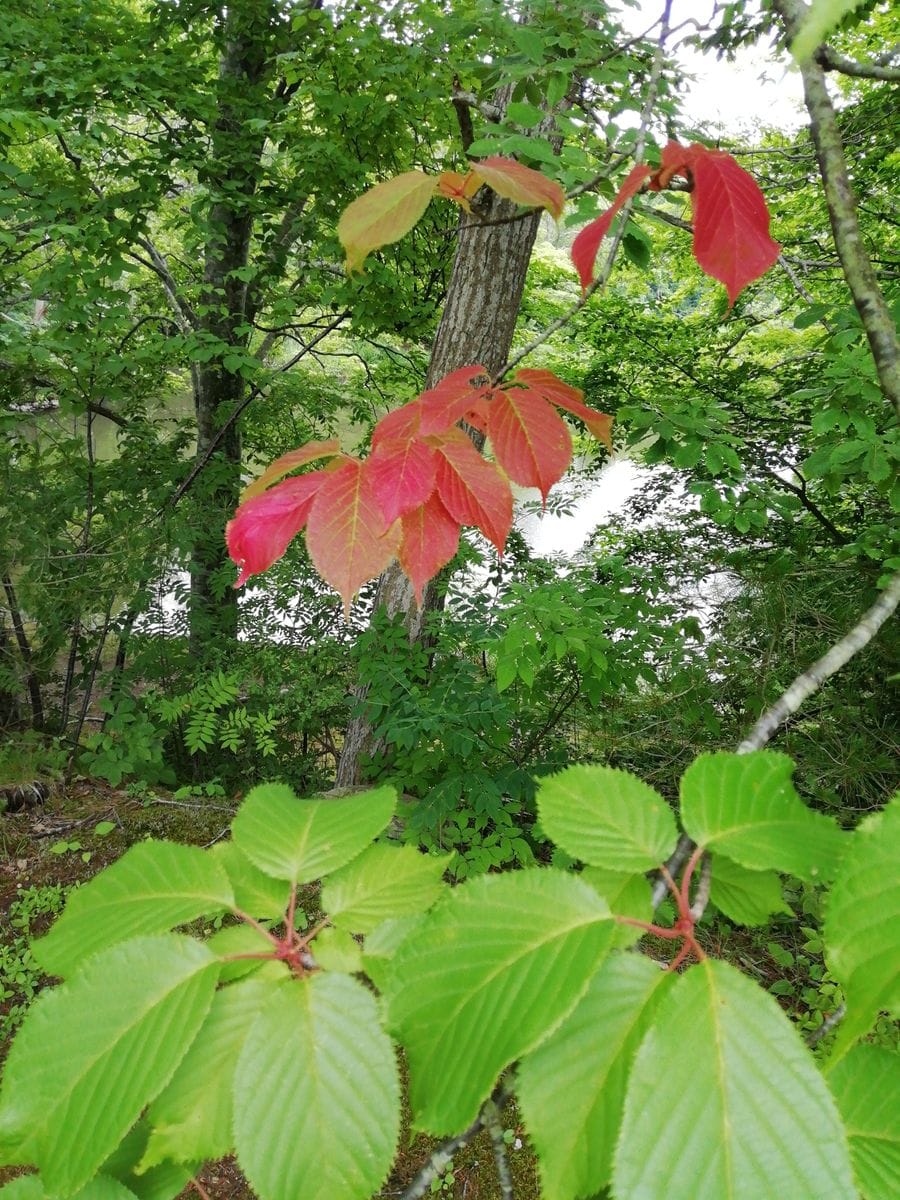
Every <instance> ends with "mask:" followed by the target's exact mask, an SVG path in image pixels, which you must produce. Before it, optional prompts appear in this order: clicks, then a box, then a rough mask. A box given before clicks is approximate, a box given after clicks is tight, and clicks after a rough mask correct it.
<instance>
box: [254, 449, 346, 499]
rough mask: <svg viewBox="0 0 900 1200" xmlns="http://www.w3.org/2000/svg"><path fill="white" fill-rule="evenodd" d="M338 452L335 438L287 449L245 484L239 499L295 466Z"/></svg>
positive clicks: (259, 490) (258, 491)
mask: <svg viewBox="0 0 900 1200" xmlns="http://www.w3.org/2000/svg"><path fill="white" fill-rule="evenodd" d="M340 452H341V447H340V445H339V443H338V440H337V438H332V440H331V441H330V442H307V443H306V445H305V446H300V447H299V448H298V449H297V450H289V451H288V453H287V454H282V456H281V458H276V459H275V461H274V462H273V463H270V464H269V466H267V467H266V469H265V470H264V471H263V473H262V475H260V476H259V478H258V479H254V480H253V482H252V483H248V484H247V486H246V487H245V488H244V490H243V492H242V493H241V500H250V499H251V498H252V497H253V496H258V495H260V493H261V492H264V491H265V490H266V488H267V487H268V486H269V485H270V484H272V483H274V482H275V480H276V479H281V477H282V476H283V475H287V473H288V472H289V471H293V470H295V469H296V468H297V467H303V466H305V465H306V464H307V463H309V462H313V461H314V460H315V459H317V458H333V457H334V456H335V455H338V454H340Z"/></svg>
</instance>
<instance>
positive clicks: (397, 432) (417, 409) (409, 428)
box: [372, 396, 422, 450]
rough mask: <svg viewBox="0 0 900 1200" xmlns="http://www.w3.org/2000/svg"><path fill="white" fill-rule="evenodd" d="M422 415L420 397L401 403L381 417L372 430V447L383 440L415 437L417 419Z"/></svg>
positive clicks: (378, 444) (417, 430)
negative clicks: (398, 406)
mask: <svg viewBox="0 0 900 1200" xmlns="http://www.w3.org/2000/svg"><path fill="white" fill-rule="evenodd" d="M421 417H422V404H421V401H420V398H419V397H418V396H416V398H415V400H410V401H409V403H408V404H402V405H401V406H400V408H395V409H393V410H392V411H391V412H389V413H385V415H384V416H383V417H382V418H381V420H380V421H379V422H378V424H377V425H376V426H375V428H374V429H373V430H372V449H373V450H375V449H376V448H377V447H378V446H380V445H381V443H382V442H383V441H386V440H388V439H390V440H391V441H396V440H403V439H406V438H412V437H415V436H416V434H417V433H418V432H419V421H420V420H421Z"/></svg>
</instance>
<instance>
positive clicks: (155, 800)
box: [142, 796, 236, 816]
mask: <svg viewBox="0 0 900 1200" xmlns="http://www.w3.org/2000/svg"><path fill="white" fill-rule="evenodd" d="M142 803H144V801H142ZM146 803H148V804H167V805H169V807H170V808H197V809H200V810H202V811H203V812H206V811H207V809H209V810H210V811H215V812H227V813H231V814H232V816H233V815H234V813H235V811H236V810H235V809H233V808H228V807H227V806H226V805H224V804H190V803H188V801H186V800H165V799H163V797H162V796H150V797H149V798H148V799H147V801H146Z"/></svg>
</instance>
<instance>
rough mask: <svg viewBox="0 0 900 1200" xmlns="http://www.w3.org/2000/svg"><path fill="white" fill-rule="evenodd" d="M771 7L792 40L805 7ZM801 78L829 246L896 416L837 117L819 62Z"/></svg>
mask: <svg viewBox="0 0 900 1200" xmlns="http://www.w3.org/2000/svg"><path fill="white" fill-rule="evenodd" d="M773 8H774V10H775V11H776V12H777V13H778V14H779V16H780V17H781V19H782V21H783V22H784V26H785V29H786V31H787V35H788V38H789V39H791V38H793V37H794V35H795V34H796V32H797V30H798V28H799V26H800V23H801V22H802V20H803V16H804V12H805V6H804V5H803V4H802V3H801V2H800V0H773ZM800 74H801V76H802V78H803V92H804V98H805V100H806V109H807V112H808V113H809V127H810V133H811V134H812V139H813V143H814V145H815V147H816V157H817V158H818V161H819V171H820V173H821V176H822V182H823V184H824V186H825V198H826V201H827V203H828V215H829V218H830V221H831V230H832V234H833V236H834V244H835V247H836V248H837V252H838V257H839V258H840V260H841V266H842V267H843V269H844V275H845V277H846V280H847V284H848V286H849V288H850V292H851V294H852V296H853V303H854V304H855V305H856V309H857V312H858V313H859V316H860V319H861V321H862V323H863V328H864V329H865V331H866V337H867V338H868V339H869V346H870V347H871V350H872V357H873V358H874V360H875V369H876V371H877V372H878V380H879V383H880V384H881V389H882V391H883V392H884V395H885V398H886V399H887V400H888V401H889V402H890V403H891V404H892V405H893V407H894V411H895V412H896V413H897V414H898V415H900V342H898V340H897V332H896V329H895V327H894V321H893V318H892V317H891V313H890V310H889V309H888V306H887V304H886V303H885V300H884V296H883V295H882V293H881V289H880V288H879V286H878V280H877V279H876V277H875V273H874V271H873V269H872V264H871V262H870V261H869V257H868V255H867V253H866V249H865V245H864V244H863V239H862V233H861V231H860V228H859V221H858V220H857V216H856V199H855V196H854V194H853V188H852V186H851V184H850V175H849V171H848V169H847V161H846V158H845V156H844V147H843V143H842V141H841V134H840V130H839V128H838V122H837V116H836V114H835V111H834V106H833V105H832V103H831V97H830V96H829V95H828V88H827V87H826V85H825V73H824V71H823V70H822V67H821V66H820V65H819V64H818V62H816V61H815V60H814V59H811V60H809V61H808V62H805V63H802V64H801V66H800Z"/></svg>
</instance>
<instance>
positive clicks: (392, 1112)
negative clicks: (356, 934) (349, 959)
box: [234, 974, 400, 1200]
mask: <svg viewBox="0 0 900 1200" xmlns="http://www.w3.org/2000/svg"><path fill="white" fill-rule="evenodd" d="M399 1128H400V1084H399V1079H398V1072H397V1063H396V1059H395V1055H394V1049H393V1046H392V1045H391V1042H390V1039H389V1038H388V1036H387V1034H385V1032H384V1031H383V1029H382V1028H381V1026H380V1024H379V1021H378V1008H377V1006H376V1003H375V999H374V997H373V996H372V995H371V993H370V992H369V991H368V990H367V989H366V988H365V987H363V985H362V984H360V983H357V982H356V980H355V979H351V978H350V977H349V976H348V975H331V974H319V975H313V976H311V977H309V978H307V979H302V980H297V981H292V982H291V983H290V984H288V985H287V986H286V987H283V988H280V989H279V990H278V992H277V993H276V995H275V996H274V997H273V998H272V1000H271V1001H270V1002H269V1003H268V1004H267V1005H266V1007H265V1008H264V1009H263V1011H262V1012H261V1013H260V1014H259V1016H258V1017H257V1018H256V1020H255V1022H254V1023H253V1025H252V1026H251V1028H250V1031H249V1033H248V1034H247V1040H246V1041H245V1043H244V1048H243V1050H242V1051H241V1055H240V1058H239V1059H238V1064H237V1071H236V1074H235V1081H234V1133H235V1142H236V1144H237V1155H238V1160H239V1162H240V1164H241V1167H242V1168H243V1170H244V1172H245V1174H246V1176H247V1178H248V1180H249V1181H250V1183H251V1185H252V1187H253V1188H254V1189H255V1191H256V1192H257V1194H258V1195H259V1196H260V1197H261V1200H296V1197H298V1196H302V1197H303V1200H368V1197H369V1196H370V1195H371V1194H372V1192H374V1191H377V1189H378V1187H379V1186H380V1184H381V1183H382V1181H383V1180H384V1178H385V1176H386V1175H387V1173H388V1171H389V1169H390V1166H391V1163H392V1161H393V1157H394V1151H395V1148H396V1144H397V1136H398V1133H399Z"/></svg>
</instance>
